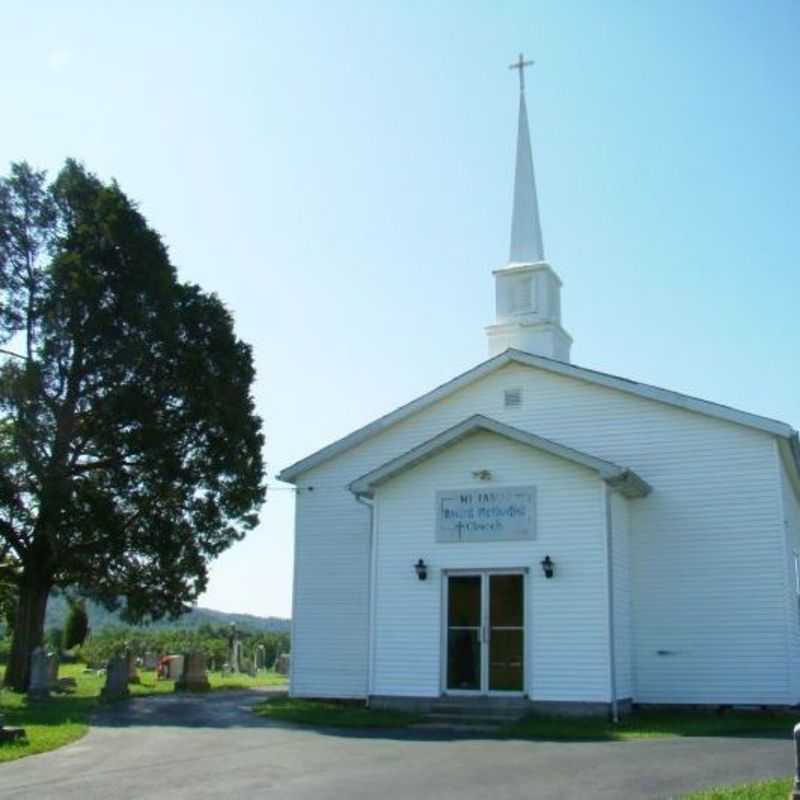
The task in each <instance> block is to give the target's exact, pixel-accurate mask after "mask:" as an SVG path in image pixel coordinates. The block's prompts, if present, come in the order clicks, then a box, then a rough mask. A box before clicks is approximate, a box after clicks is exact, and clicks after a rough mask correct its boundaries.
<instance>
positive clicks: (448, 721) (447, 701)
mask: <svg viewBox="0 0 800 800" xmlns="http://www.w3.org/2000/svg"><path fill="white" fill-rule="evenodd" d="M528 713H530V705H529V703H528V701H527V700H525V699H523V698H505V697H497V698H496V697H475V698H472V697H443V698H441V699H440V700H437V701H436V702H435V703H433V705H432V707H431V709H430V711H429V712H428V713H427V714H426V715H425V721H426V723H427V724H430V725H439V726H442V727H445V726H457V727H464V726H469V727H476V728H486V729H489V728H499V727H501V726H503V725H508V724H510V723H512V722H516V720H518V719H519V718H520V717H523V716H525V714H528Z"/></svg>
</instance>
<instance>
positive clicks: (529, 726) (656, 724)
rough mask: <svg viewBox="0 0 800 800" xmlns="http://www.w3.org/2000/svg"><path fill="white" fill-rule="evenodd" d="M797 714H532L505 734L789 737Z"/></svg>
mask: <svg viewBox="0 0 800 800" xmlns="http://www.w3.org/2000/svg"><path fill="white" fill-rule="evenodd" d="M797 722H798V716H797V715H795V714H784V713H769V712H755V711H753V712H748V711H729V712H726V713H723V714H718V713H713V712H699V711H697V712H692V711H686V712H664V711H639V712H636V713H632V714H626V715H625V716H624V717H623V718H622V720H621V721H620V722H619V723H617V724H616V725H615V724H613V723H611V722H610V721H609V720H607V719H606V718H604V717H596V718H595V717H581V718H575V717H547V716H530V717H526V718H524V719H522V720H520V721H519V722H517V723H514V724H513V725H510V726H508V727H507V728H504V729H503V730H502V732H501V733H502V735H503V736H508V737H511V738H520V739H549V740H555V741H582V740H583V741H626V740H628V739H649V738H654V737H663V736H780V737H787V738H788V737H790V736H791V734H792V729H793V728H794V726H795V724H796V723H797Z"/></svg>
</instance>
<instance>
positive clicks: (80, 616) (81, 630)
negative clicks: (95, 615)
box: [64, 600, 89, 650]
mask: <svg viewBox="0 0 800 800" xmlns="http://www.w3.org/2000/svg"><path fill="white" fill-rule="evenodd" d="M88 633H89V615H88V614H87V613H86V603H85V602H84V601H83V600H70V603H69V614H68V615H67V621H66V624H65V625H64V649H65V650H71V649H72V648H73V647H77V646H78V645H81V644H83V643H84V641H86V636H87V634H88Z"/></svg>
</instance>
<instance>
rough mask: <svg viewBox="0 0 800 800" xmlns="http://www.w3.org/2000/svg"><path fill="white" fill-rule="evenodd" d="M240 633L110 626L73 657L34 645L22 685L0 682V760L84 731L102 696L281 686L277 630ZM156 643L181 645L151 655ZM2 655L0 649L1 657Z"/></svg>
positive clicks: (50, 746)
mask: <svg viewBox="0 0 800 800" xmlns="http://www.w3.org/2000/svg"><path fill="white" fill-rule="evenodd" d="M239 636H240V635H239V634H235V633H233V634H231V633H230V632H225V635H224V636H220V637H213V636H209V637H206V638H205V639H204V638H203V637H202V636H201V635H200V634H198V633H197V632H192V631H189V632H182V634H181V635H180V636H175V635H173V636H172V637H170V636H167V635H165V634H163V633H161V634H153V635H149V636H148V635H144V634H142V633H141V632H132V631H130V630H128V631H124V632H120V631H116V632H115V631H111V632H108V633H106V634H105V635H104V634H101V635H99V636H98V637H96V639H95V640H92V639H90V640H89V641H87V643H86V644H85V645H84V646H83V647H82V648H79V649H78V651H77V657H76V653H64V654H61V653H59V652H58V651H57V650H53V649H50V648H48V647H45V646H40V647H37V648H36V649H35V650H34V651H33V653H32V655H31V681H30V687H29V690H28V692H27V693H25V694H21V693H16V692H12V691H11V690H10V689H7V688H0V763H2V762H4V761H12V760H15V759H17V758H21V757H23V756H27V755H33V754H35V753H43V752H46V751H48V750H53V749H55V748H58V747H61V746H63V745H65V744H69V743H70V742H72V741H75V740H76V739H78V738H80V737H81V736H83V735H84V734H85V733H86V732H87V731H88V729H89V721H90V716H91V714H92V713H93V711H95V710H96V709H98V708H99V707H100V706H101V704H103V705H105V704H109V703H115V702H118V701H121V700H126V699H129V698H132V697H147V696H152V695H164V694H169V693H174V692H213V691H216V690H228V691H229V690H237V689H238V690H246V689H253V688H257V687H268V686H274V687H282V686H284V685H285V684H286V678H285V676H284V675H281V674H279V673H278V672H276V671H275V669H274V662H275V660H276V658H277V657H276V656H275V655H274V654H273V651H277V650H282V649H284V648H285V647H286V644H285V643H284V641H283V638H281V637H278V638H279V639H280V641H279V643H275V642H273V641H271V640H270V639H269V638H268V637H264V638H263V641H262V640H258V639H257V638H256V637H251V636H249V635H248V634H242V637H243V638H239ZM170 639H171V641H170ZM228 639H230V640H231V641H230V643H228ZM250 639H252V641H250ZM1 642H2V640H0V643H1ZM219 642H223V643H224V646H225V647H226V648H227V657H226V656H225V654H224V653H223V651H222V650H221V649H220V647H219V646H218V645H219ZM159 644H162V645H172V649H178V650H180V649H182V648H185V649H183V650H182V652H177V653H176V652H167V654H165V655H157V652H158V649H157V648H158V645H159ZM209 653H212V655H211V656H209ZM243 653H247V655H243ZM215 656H216V657H215ZM269 656H272V661H269V660H268V657H269ZM2 658H3V652H2V649H0V662H1V661H2ZM283 658H284V660H285V659H286V656H285V654H284V655H283ZM237 659H238V661H237ZM210 666H211V667H213V669H209V667H210ZM243 667H246V668H247V669H246V670H245V669H243Z"/></svg>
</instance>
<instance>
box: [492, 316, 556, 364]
mask: <svg viewBox="0 0 800 800" xmlns="http://www.w3.org/2000/svg"><path fill="white" fill-rule="evenodd" d="M486 336H487V337H488V339H489V358H491V357H492V356H496V355H499V354H500V353H502V352H503V351H504V350H508V348H509V347H512V348H514V349H515V350H522V351H523V352H525V353H532V354H533V355H535V356H545V358H553V359H555V360H556V361H565V362H567V363H569V355H570V348H571V347H572V337H571V336H570V335H569V334H568V333H567V332H566V331H565V330H564V329H563V328H562V327H561V326H560V325H557V324H554V323H552V322H532V323H526V322H525V321H523V320H519V321H515V322H507V323H505V324H500V325H489V327H487V328H486Z"/></svg>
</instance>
